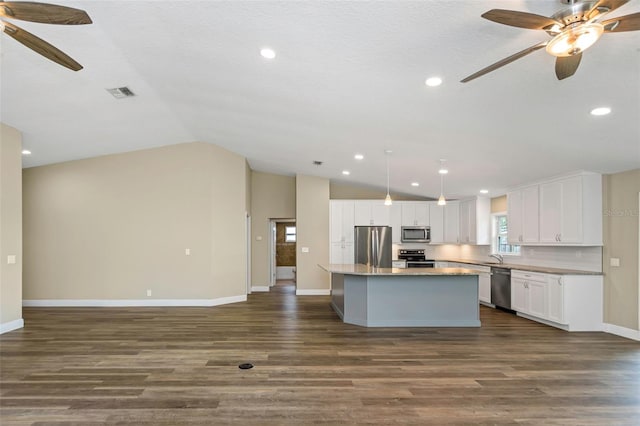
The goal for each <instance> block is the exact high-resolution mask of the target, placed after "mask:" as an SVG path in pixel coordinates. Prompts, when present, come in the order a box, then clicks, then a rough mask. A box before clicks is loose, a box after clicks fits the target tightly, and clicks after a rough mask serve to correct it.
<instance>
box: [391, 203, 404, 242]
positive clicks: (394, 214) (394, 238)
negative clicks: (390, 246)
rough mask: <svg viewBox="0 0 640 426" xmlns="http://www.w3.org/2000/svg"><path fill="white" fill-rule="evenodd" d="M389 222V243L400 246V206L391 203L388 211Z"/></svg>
mask: <svg viewBox="0 0 640 426" xmlns="http://www.w3.org/2000/svg"><path fill="white" fill-rule="evenodd" d="M390 216H391V217H390V220H391V242H392V243H394V244H400V243H401V242H402V234H400V230H401V228H402V204H400V203H393V204H392V205H391V211H390Z"/></svg>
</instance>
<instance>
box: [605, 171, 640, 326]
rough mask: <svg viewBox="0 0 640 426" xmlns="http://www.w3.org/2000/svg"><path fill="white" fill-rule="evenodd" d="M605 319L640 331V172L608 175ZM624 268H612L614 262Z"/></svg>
mask: <svg viewBox="0 0 640 426" xmlns="http://www.w3.org/2000/svg"><path fill="white" fill-rule="evenodd" d="M603 192H604V194H603V204H604V206H603V207H604V219H603V220H604V222H603V231H604V248H603V261H602V264H603V271H604V300H605V306H604V317H605V318H604V320H605V322H606V323H608V324H614V325H617V326H620V327H626V328H630V329H634V330H640V324H639V323H638V322H639V312H638V311H639V309H640V307H639V306H638V304H639V292H640V288H639V287H640V283H639V281H638V262H639V256H640V255H639V253H638V220H639V219H638V217H639V216H638V214H639V213H638V193H639V192H640V169H636V170H631V171H627V172H624V173H617V174H613V175H606V176H604V182H603ZM611 258H618V259H620V266H619V267H614V266H610V259H611Z"/></svg>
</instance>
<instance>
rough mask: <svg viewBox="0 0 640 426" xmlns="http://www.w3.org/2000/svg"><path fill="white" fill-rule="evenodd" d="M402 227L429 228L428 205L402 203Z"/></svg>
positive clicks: (413, 202)
mask: <svg viewBox="0 0 640 426" xmlns="http://www.w3.org/2000/svg"><path fill="white" fill-rule="evenodd" d="M402 226H429V205H428V204H427V202H426V201H410V202H404V203H402Z"/></svg>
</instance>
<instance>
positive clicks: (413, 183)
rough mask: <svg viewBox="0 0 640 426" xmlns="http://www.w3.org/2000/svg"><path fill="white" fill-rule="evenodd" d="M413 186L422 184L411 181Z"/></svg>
mask: <svg viewBox="0 0 640 426" xmlns="http://www.w3.org/2000/svg"><path fill="white" fill-rule="evenodd" d="M411 186H420V184H419V183H418V182H411Z"/></svg>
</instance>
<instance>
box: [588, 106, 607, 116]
mask: <svg viewBox="0 0 640 426" xmlns="http://www.w3.org/2000/svg"><path fill="white" fill-rule="evenodd" d="M610 112H611V108H609V107H598V108H594V109H592V110H591V115H607V114H609V113H610Z"/></svg>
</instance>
